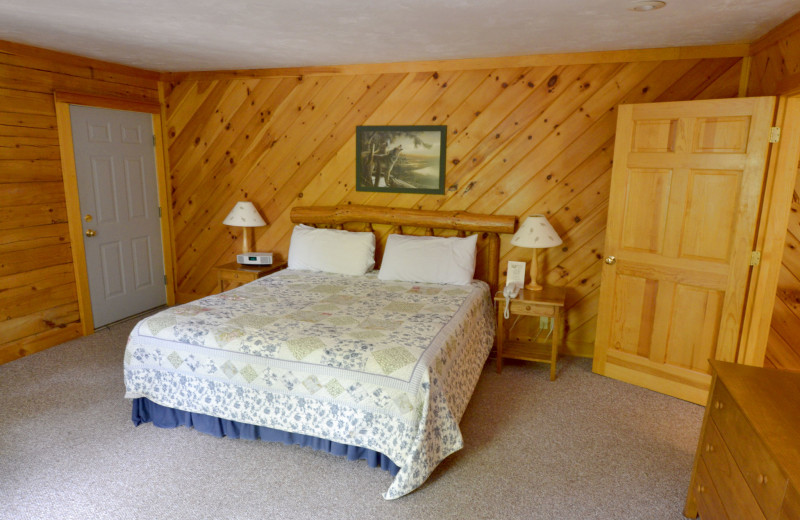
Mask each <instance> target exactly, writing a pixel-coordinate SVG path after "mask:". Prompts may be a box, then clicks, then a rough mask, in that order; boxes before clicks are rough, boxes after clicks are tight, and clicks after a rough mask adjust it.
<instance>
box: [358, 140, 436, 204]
mask: <svg viewBox="0 0 800 520" xmlns="http://www.w3.org/2000/svg"><path fill="white" fill-rule="evenodd" d="M446 145H447V126H443V125H441V126H357V127H356V191H372V192H386V193H419V194H442V193H444V181H445V167H446Z"/></svg>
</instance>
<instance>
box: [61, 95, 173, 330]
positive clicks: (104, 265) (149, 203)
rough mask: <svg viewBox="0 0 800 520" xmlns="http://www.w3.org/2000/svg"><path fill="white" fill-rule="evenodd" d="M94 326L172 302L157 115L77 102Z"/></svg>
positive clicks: (78, 164)
mask: <svg viewBox="0 0 800 520" xmlns="http://www.w3.org/2000/svg"><path fill="white" fill-rule="evenodd" d="M70 119H71V121H72V139H73V148H74V152H75V171H76V173H77V178H78V198H79V201H80V207H81V217H82V224H83V232H84V237H83V242H84V248H85V251H86V271H87V273H88V277H89V295H90V297H91V300H92V314H93V317H94V326H95V327H101V326H103V325H106V324H108V323H111V322H114V321H117V320H120V319H123V318H127V317H128V316H132V315H134V314H137V313H140V312H142V311H146V310H148V309H152V308H154V307H158V306H159V305H163V304H165V303H166V299H167V296H166V286H165V283H164V257H163V254H162V244H161V224H160V217H159V207H158V186H157V180H156V159H155V146H154V144H153V120H152V117H151V116H150V114H145V113H139V112H128V111H123V110H111V109H106V108H95V107H86V106H79V105H71V106H70Z"/></svg>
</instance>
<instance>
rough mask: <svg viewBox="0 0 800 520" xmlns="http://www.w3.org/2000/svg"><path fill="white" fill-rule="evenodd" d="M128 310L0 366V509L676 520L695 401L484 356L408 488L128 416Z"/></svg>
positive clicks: (8, 512) (574, 365)
mask: <svg viewBox="0 0 800 520" xmlns="http://www.w3.org/2000/svg"><path fill="white" fill-rule="evenodd" d="M132 326H133V322H132V321H128V322H123V323H120V324H116V325H113V326H111V327H110V328H108V329H105V330H103V331H101V332H98V333H97V334H94V335H93V336H89V337H87V338H81V339H78V340H75V341H72V342H69V343H66V344H64V345H61V346H59V347H56V348H53V349H50V350H47V351H45V352H41V353H39V354H35V355H33V356H30V357H28V358H23V359H20V360H18V361H14V362H12V363H9V364H6V365H1V366H0V518H2V519H4V520H5V519H9V520H11V519H13V520H21V519H51V518H52V519H86V518H98V519H128V518H130V519H140V518H141V519H146V518H156V519H160V518H168V519H183V518H187V519H188V518H191V519H195V518H208V519H223V518H224V519H229V518H230V519H233V518H236V519H256V518H279V519H293V518H303V519H317V518H319V519H327V518H331V519H339V518H353V519H365V518H380V519H382V518H391V519H393V520H399V519H416V518H420V519H422V518H426V519H428V518H459V519H463V518H470V519H471V518H485V519H502V518H525V519H622V518H630V519H648V520H649V519H654V520H655V519H675V520H678V519H681V518H683V517H682V515H681V510H682V508H683V500H684V497H685V494H686V488H687V486H688V483H689V477H690V472H691V466H692V457H693V456H694V449H695V446H696V443H697V437H698V435H699V431H700V424H701V421H702V415H703V408H702V407H699V406H696V405H693V404H689V403H686V402H683V401H679V400H677V399H673V398H670V397H666V396H663V395H660V394H657V393H654V392H650V391H648V390H644V389H641V388H637V387H634V386H631V385H627V384H624V383H620V382H618V381H614V380H611V379H607V378H604V377H601V376H597V375H595V374H592V372H591V362H590V360H586V359H571V358H567V359H564V360H562V361H561V362H560V364H559V373H558V379H557V380H556V381H555V382H550V381H549V380H548V370H547V367H546V366H545V365H540V364H526V363H519V364H510V365H508V366H507V368H506V369H505V370H504V371H503V373H502V374H501V375H498V374H496V373H495V371H494V369H493V365H492V364H491V362H490V364H487V366H486V368H485V369H484V373H483V375H482V376H481V379H480V381H479V382H478V387H477V389H476V391H475V395H474V396H473V398H472V401H471V403H470V405H469V407H468V409H467V412H466V414H465V416H464V418H463V420H462V422H461V428H462V431H463V434H464V438H465V443H466V446H465V448H464V449H462V450H461V451H459V452H457V453H455V454H454V455H451V456H450V457H449V458H448V459H447V460H445V461H444V462H443V463H442V464H441V465H440V466H439V468H438V469H437V470H436V472H435V473H434V474H433V476H432V477H431V478H430V479H429V480H428V482H427V483H426V484H425V485H424V486H423V487H422V488H420V489H418V490H417V491H415V492H414V493H412V494H410V495H408V496H406V497H403V498H400V499H398V500H394V501H385V500H383V498H381V493H382V492H383V491H385V490H386V489H387V488H388V487H389V484H390V482H391V479H392V477H391V476H390V475H389V474H388V473H386V472H383V471H381V470H379V469H373V468H369V467H368V466H367V465H366V463H365V462H363V461H358V462H348V461H347V460H345V459H344V458H339V457H334V456H332V455H328V454H324V453H319V452H315V451H313V450H311V449H310V448H298V447H295V446H285V445H283V444H272V443H265V442H260V441H243V440H232V439H217V438H214V437H211V436H208V435H203V434H200V433H197V432H195V431H193V430H188V429H186V428H178V429H174V430H161V429H158V428H155V427H153V426H152V425H150V424H148V425H143V426H140V427H138V428H135V427H134V426H133V424H132V423H131V421H130V403H129V402H128V401H126V400H125V399H124V398H123V394H124V387H123V382H122V355H123V351H124V348H125V339H126V337H127V334H128V331H129V330H130V328H131V327H132Z"/></svg>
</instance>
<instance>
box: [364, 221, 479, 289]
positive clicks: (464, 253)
mask: <svg viewBox="0 0 800 520" xmlns="http://www.w3.org/2000/svg"><path fill="white" fill-rule="evenodd" d="M477 243H478V235H477V234H474V235H470V236H468V237H466V238H458V237H417V236H405V235H389V238H388V239H386V249H385V250H384V252H383V262H382V263H381V270H380V272H379V273H378V278H380V279H381V280H400V281H404V282H429V283H447V284H453V285H468V284H469V283H470V282H471V281H472V277H473V275H474V274H475V246H476V244H477Z"/></svg>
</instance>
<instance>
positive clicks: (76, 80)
mask: <svg viewBox="0 0 800 520" xmlns="http://www.w3.org/2000/svg"><path fill="white" fill-rule="evenodd" d="M56 91H70V92H80V93H85V94H94V95H101V96H113V97H124V98H127V99H135V100H147V101H155V102H158V75H157V74H155V73H152V72H146V71H141V70H138V69H132V68H129V67H123V66H118V65H113V64H110V63H103V62H98V61H94V60H88V59H84V58H78V57H76V56H71V55H67V54H61V53H55V52H51V51H44V50H40V49H34V48H31V47H27V46H23V45H16V44H12V43H8V42H0V363H3V362H5V361H9V360H11V359H16V358H18V357H20V356H22V355H25V354H29V353H31V352H36V351H38V350H41V349H43V348H47V347H51V346H53V345H57V344H59V343H62V342H64V341H66V340H69V339H72V338H75V337H77V336H79V335H80V334H81V327H80V323H79V318H78V299H77V292H76V288H75V276H74V274H73V268H72V252H71V250H70V240H69V232H68V230H67V216H66V206H65V196H64V184H63V181H62V178H61V155H60V151H59V140H58V132H57V129H56V115H55V104H54V101H53V93H54V92H56Z"/></svg>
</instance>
